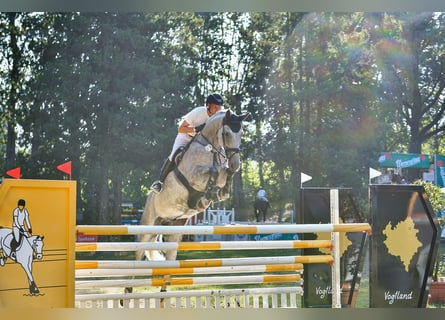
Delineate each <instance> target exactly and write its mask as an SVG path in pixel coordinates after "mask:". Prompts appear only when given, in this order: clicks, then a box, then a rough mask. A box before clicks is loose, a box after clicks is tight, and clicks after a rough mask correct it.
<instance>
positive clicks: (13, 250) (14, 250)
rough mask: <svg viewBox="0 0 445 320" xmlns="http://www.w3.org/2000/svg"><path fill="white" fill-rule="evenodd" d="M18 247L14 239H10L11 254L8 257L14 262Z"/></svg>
mask: <svg viewBox="0 0 445 320" xmlns="http://www.w3.org/2000/svg"><path fill="white" fill-rule="evenodd" d="M18 246H19V243H18V242H17V241H16V240H15V238H14V237H12V241H11V253H10V254H9V256H10V257H11V259H13V260H16V251H17V247H18Z"/></svg>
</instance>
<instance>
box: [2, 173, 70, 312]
mask: <svg viewBox="0 0 445 320" xmlns="http://www.w3.org/2000/svg"><path fill="white" fill-rule="evenodd" d="M75 190H76V189H75V182H73V181H52V180H20V179H17V180H10V179H6V180H4V181H3V183H2V184H1V185H0V306H1V307H17V306H20V307H46V308H48V307H72V306H73V304H74V294H73V292H74V262H73V261H74V246H73V243H74V239H71V238H72V237H71V235H73V237H74V226H75V207H76V204H75V199H76V198H75Z"/></svg>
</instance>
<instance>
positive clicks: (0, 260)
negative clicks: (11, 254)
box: [0, 258, 6, 267]
mask: <svg viewBox="0 0 445 320" xmlns="http://www.w3.org/2000/svg"><path fill="white" fill-rule="evenodd" d="M5 260H6V259H5V258H0V267H3V266H4V265H5Z"/></svg>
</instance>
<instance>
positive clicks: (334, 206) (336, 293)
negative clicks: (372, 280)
mask: <svg viewBox="0 0 445 320" xmlns="http://www.w3.org/2000/svg"><path fill="white" fill-rule="evenodd" d="M338 198H339V192H338V189H331V190H330V200H331V201H330V203H331V208H330V209H331V210H330V211H331V223H332V224H339V223H340V218H339V216H340V215H339V212H340V208H339V199H338ZM331 242H332V244H333V251H332V256H333V258H334V264H333V266H332V268H331V273H332V276H331V277H332V308H341V286H340V234H339V233H338V232H332V233H331Z"/></svg>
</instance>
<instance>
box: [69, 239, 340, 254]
mask: <svg viewBox="0 0 445 320" xmlns="http://www.w3.org/2000/svg"><path fill="white" fill-rule="evenodd" d="M310 248H332V242H331V240H281V241H225V242H210V241H209V242H208V241H205V242H80V243H76V251H77V252H84V251H138V250H165V251H168V250H177V251H193V250H249V249H252V250H253V249H310Z"/></svg>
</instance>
